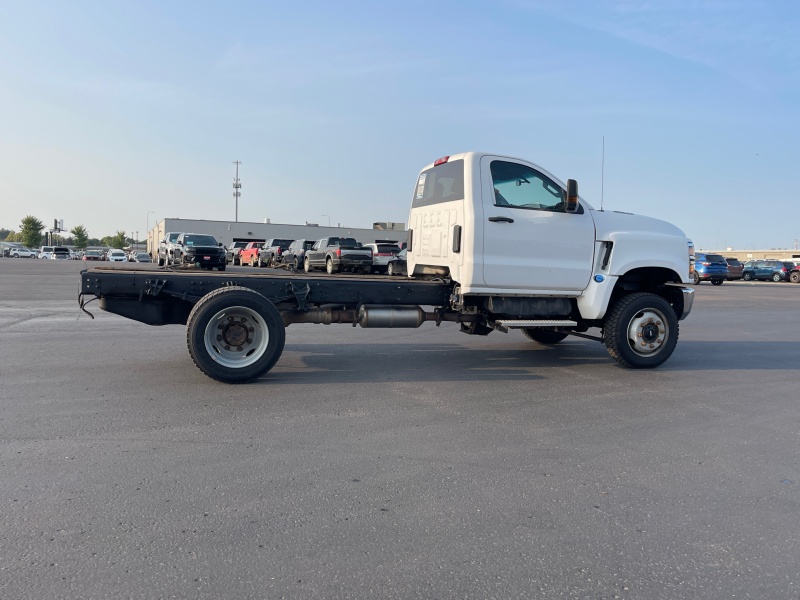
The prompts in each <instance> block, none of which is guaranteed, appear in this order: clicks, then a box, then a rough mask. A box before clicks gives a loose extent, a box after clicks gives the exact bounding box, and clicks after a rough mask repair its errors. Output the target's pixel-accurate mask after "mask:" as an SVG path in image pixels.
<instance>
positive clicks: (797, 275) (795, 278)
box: [789, 271, 800, 283]
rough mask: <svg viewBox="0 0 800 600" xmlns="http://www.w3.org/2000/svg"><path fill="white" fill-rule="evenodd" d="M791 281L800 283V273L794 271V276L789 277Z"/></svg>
mask: <svg viewBox="0 0 800 600" xmlns="http://www.w3.org/2000/svg"><path fill="white" fill-rule="evenodd" d="M789 281H791V282H792V283H800V271H792V274H791V275H789Z"/></svg>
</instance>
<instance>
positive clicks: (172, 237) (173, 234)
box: [167, 233, 180, 242]
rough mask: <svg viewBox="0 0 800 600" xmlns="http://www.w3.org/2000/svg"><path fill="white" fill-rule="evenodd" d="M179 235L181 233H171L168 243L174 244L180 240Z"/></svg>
mask: <svg viewBox="0 0 800 600" xmlns="http://www.w3.org/2000/svg"><path fill="white" fill-rule="evenodd" d="M179 235H180V233H170V234H169V237H168V238H167V241H169V242H174V241H175V240H177V239H178V236H179Z"/></svg>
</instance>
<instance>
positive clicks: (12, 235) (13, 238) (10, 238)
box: [5, 231, 19, 242]
mask: <svg viewBox="0 0 800 600" xmlns="http://www.w3.org/2000/svg"><path fill="white" fill-rule="evenodd" d="M18 238H19V234H18V233H17V232H16V231H10V232H9V233H8V235H6V239H5V241H6V242H18V241H19V239H18Z"/></svg>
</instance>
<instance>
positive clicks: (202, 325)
mask: <svg viewBox="0 0 800 600" xmlns="http://www.w3.org/2000/svg"><path fill="white" fill-rule="evenodd" d="M285 340H286V331H285V329H284V325H283V321H282V320H281V315H280V313H279V312H278V309H276V308H275V306H274V305H273V304H272V303H271V302H270V301H269V300H267V299H266V298H265V297H264V296H262V295H261V294H259V293H258V292H256V291H254V290H251V289H249V288H245V287H241V286H235V287H227V288H221V289H218V290H215V291H213V292H211V293H209V294H207V295H206V296H204V297H203V298H201V299H200V300H199V301H198V302H197V304H195V305H194V308H193V309H192V312H191V313H190V314H189V320H188V322H187V334H186V345H187V346H188V348H189V354H190V355H191V357H192V360H193V361H194V363H195V365H197V367H198V368H199V369H200V370H201V371H203V373H205V374H206V375H208V376H209V377H211V378H212V379H216V380H217V381H223V382H225V383H247V382H248V381H253V380H254V379H257V378H258V377H259V376H261V375H263V374H264V373H266V372H267V371H269V370H270V369H271V368H272V367H273V366H274V365H275V363H276V362H277V361H278V358H280V355H281V353H282V352H283V346H284V343H285Z"/></svg>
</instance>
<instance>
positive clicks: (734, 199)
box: [0, 0, 800, 249]
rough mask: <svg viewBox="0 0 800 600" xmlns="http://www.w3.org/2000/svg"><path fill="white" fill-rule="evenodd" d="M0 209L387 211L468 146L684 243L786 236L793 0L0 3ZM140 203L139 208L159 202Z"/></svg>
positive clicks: (793, 193) (790, 188) (799, 172)
mask: <svg viewBox="0 0 800 600" xmlns="http://www.w3.org/2000/svg"><path fill="white" fill-rule="evenodd" d="M0 7H2V14H3V18H2V20H0V116H1V117H0V124H1V125H0V226H1V227H6V228H10V229H17V228H18V227H19V222H20V221H21V219H22V218H23V217H24V216H25V215H28V214H33V215H35V216H37V217H39V218H40V219H41V220H42V221H44V222H45V223H52V220H53V219H54V218H61V219H64V221H65V224H66V226H67V228H71V227H73V226H75V225H77V224H82V225H84V226H86V227H87V229H88V230H89V234H90V235H91V236H93V237H102V236H104V235H109V234H113V233H114V232H115V231H116V230H124V231H126V232H128V233H129V234H130V233H133V232H135V231H138V232H139V237H144V230H145V229H146V226H147V224H148V223H149V225H150V226H152V225H153V224H154V222H155V221H156V219H159V220H160V219H162V218H164V217H181V218H197V219H214V220H233V219H234V212H235V207H234V201H233V197H232V189H231V181H232V178H233V175H234V165H233V164H232V162H233V161H234V160H236V159H239V160H241V161H242V163H243V164H242V166H241V168H240V177H241V180H242V197H241V199H240V201H239V220H240V221H263V220H264V219H265V218H269V219H271V221H272V222H273V223H303V222H306V221H308V222H314V223H321V224H326V223H327V221H328V217H326V216H323V215H327V216H329V217H330V221H331V223H332V224H336V223H341V224H343V225H346V226H350V227H369V226H371V224H372V222H374V221H401V222H405V221H406V220H407V217H408V207H409V201H410V197H411V193H412V190H413V186H414V183H415V181H416V174H417V172H418V171H419V169H420V168H422V167H423V166H425V165H426V164H428V163H429V162H431V161H433V160H435V159H436V158H438V157H440V156H443V155H447V154H454V153H457V152H462V151H467V150H478V151H488V152H497V153H502V154H508V155H513V156H520V157H523V158H526V159H528V160H531V161H533V162H535V163H537V164H539V165H541V166H543V167H544V168H546V169H547V170H549V171H551V172H553V173H554V174H556V175H557V176H559V177H560V178H561V179H566V178H568V177H572V178H576V179H577V180H578V181H579V184H580V190H581V194H582V195H583V196H584V197H585V198H586V199H587V200H588V201H589V202H591V203H592V204H594V205H595V206H596V207H598V206H599V205H600V197H601V159H602V147H603V138H605V170H604V177H602V179H603V180H604V185H603V190H602V195H603V197H604V205H605V208H606V209H607V210H608V209H613V210H622V211H629V212H636V213H641V214H646V215H651V216H655V217H658V218H663V219H666V220H668V221H671V222H673V223H675V224H676V225H678V226H680V227H681V228H682V229H684V231H686V233H687V234H688V235H689V236H690V237H692V238H693V239H694V241H695V243H696V245H697V246H698V247H699V248H706V249H708V248H719V247H722V246H729V247H733V248H734V249H747V248H772V247H783V248H789V247H793V246H794V245H795V243H797V241H796V240H797V239H798V238H800V218H799V217H800V202H798V192H797V190H798V188H799V187H800V169H799V168H798V158H800V153H798V143H799V142H800V111H799V110H798V108H800V42H798V41H797V40H798V37H799V36H798V35H797V31H799V30H800V3H798V2H794V1H789V0H784V1H760V0H741V1H740V0H717V1H710V0H709V1H700V0H674V1H669V2H667V1H658V2H657V1H650V0H631V1H621V0H620V1H607V2H602V1H597V2H591V1H585V2H583V1H574V0H565V1H553V2H544V1H533V0H530V1H526V0H498V1H496V2H490V1H486V0H484V1H469V0H465V1H449V0H440V1H437V2H418V1H404V2H396V3H383V2H366V1H364V2H354V1H347V0H344V1H340V2H329V1H316V0H310V1H306V2H296V3H288V2H247V1H242V2H238V3H230V2H177V1H175V2H147V1H136V2H123V1H120V2H111V1H108V2H100V1H95V2H82V1H70V2H66V1H59V2H46V1H35V0H28V1H26V2H16V1H13V0H5V1H2V2H0ZM151 211H152V212H151Z"/></svg>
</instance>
